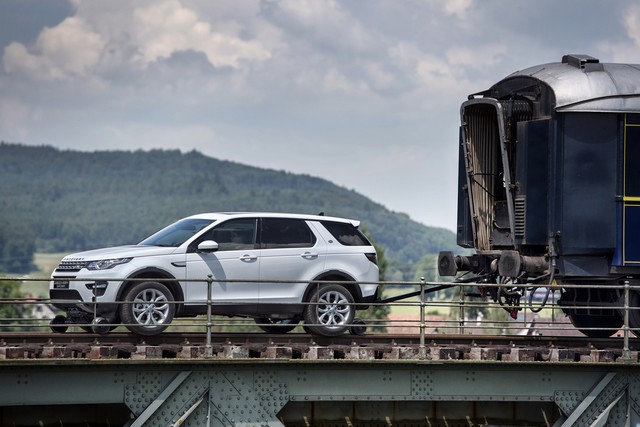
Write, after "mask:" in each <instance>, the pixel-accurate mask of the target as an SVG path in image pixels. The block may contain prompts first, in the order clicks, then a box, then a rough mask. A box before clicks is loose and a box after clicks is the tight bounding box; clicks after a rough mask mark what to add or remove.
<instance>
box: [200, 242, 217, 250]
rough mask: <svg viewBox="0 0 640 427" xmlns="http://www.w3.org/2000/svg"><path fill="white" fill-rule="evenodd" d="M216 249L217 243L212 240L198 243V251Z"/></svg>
mask: <svg viewBox="0 0 640 427" xmlns="http://www.w3.org/2000/svg"><path fill="white" fill-rule="evenodd" d="M217 250H218V243H217V242H214V241H213V240H205V241H204V242H201V243H200V244H199V245H198V252H215V251H217Z"/></svg>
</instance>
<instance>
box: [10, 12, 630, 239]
mask: <svg viewBox="0 0 640 427" xmlns="http://www.w3.org/2000/svg"><path fill="white" fill-rule="evenodd" d="M567 53H578V54H588V55H591V56H594V57H596V58H599V59H600V61H601V62H623V63H640V3H639V2H636V1H634V0H620V1H615V2H611V1H595V0H563V1H557V0H536V1H525V0H443V1H436V0H343V1H340V0H138V1H129V0H0V141H5V142H11V143H21V144H28V145H50V146H55V147H59V148H61V149H73V150H83V151H96V150H98V151H103V150H138V149H142V150H151V149H180V150H182V151H183V152H188V151H191V150H197V151H199V152H201V153H203V154H205V155H207V156H210V157H215V158H218V159H222V160H231V161H234V162H238V163H242V164H246V165H250V166H257V167H262V168H269V169H276V170H284V171H288V172H293V173H302V174H308V175H312V176H317V177H321V178H324V179H327V180H329V181H331V182H333V183H335V184H337V185H340V186H342V187H345V188H348V189H352V190H355V191H357V192H358V193H361V194H363V195H365V196H367V197H369V198H370V199H372V200H374V201H376V202H378V203H381V204H383V205H384V206H386V207H387V208H389V209H390V210H392V211H395V212H403V213H406V214H408V215H409V216H410V217H411V218H412V219H414V220H416V221H419V222H421V223H423V224H425V225H430V226H437V227H444V228H448V229H450V230H455V227H456V198H457V193H456V191H457V190H456V187H457V154H458V152H457V150H458V146H457V144H458V126H459V110H460V104H461V103H462V102H464V101H465V100H466V98H467V96H468V95H469V94H471V93H476V92H480V91H482V90H484V89H487V88H488V87H490V86H491V85H492V84H494V83H496V82H497V81H499V80H501V79H502V78H504V77H505V76H507V75H509V74H511V73H512V72H515V71H517V70H520V69H524V68H527V67H529V66H532V65H536V64H542V63H548V62H558V61H560V60H561V58H562V55H564V54H567ZM69 167H73V165H69ZM229 209H232V207H229Z"/></svg>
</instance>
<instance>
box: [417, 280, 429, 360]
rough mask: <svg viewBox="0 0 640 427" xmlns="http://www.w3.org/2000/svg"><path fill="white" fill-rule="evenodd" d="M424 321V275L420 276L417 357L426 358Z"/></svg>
mask: <svg viewBox="0 0 640 427" xmlns="http://www.w3.org/2000/svg"><path fill="white" fill-rule="evenodd" d="M425 326H426V325H425V322H424V277H421V278H420V347H419V350H418V358H419V359H426V358H427V347H426V346H425V342H424V341H425V339H424V330H425Z"/></svg>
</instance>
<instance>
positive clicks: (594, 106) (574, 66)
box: [487, 55, 640, 112]
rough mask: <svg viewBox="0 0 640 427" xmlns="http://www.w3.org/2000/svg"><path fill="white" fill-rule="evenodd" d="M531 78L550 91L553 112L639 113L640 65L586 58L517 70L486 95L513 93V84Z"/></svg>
mask: <svg viewBox="0 0 640 427" xmlns="http://www.w3.org/2000/svg"><path fill="white" fill-rule="evenodd" d="M532 79H533V80H537V81H540V82H543V83H545V84H546V85H547V86H548V87H549V88H550V89H551V91H552V92H553V95H554V97H555V106H554V108H555V110H556V111H557V112H569V111H573V112H578V111H580V112H585V111H594V112H639V111H640V65H638V64H613V63H606V64H605V63H600V61H599V60H598V59H596V58H593V57H591V56H588V55H565V56H564V57H563V58H562V62H553V63H549V64H542V65H536V66H534V67H530V68H527V69H525V70H521V71H517V72H515V73H513V74H511V75H509V76H507V77H506V78H505V79H503V80H501V81H500V82H498V83H496V84H495V85H494V86H493V87H492V88H491V89H489V90H488V91H487V92H490V93H503V94H504V93H505V90H509V91H512V92H513V90H514V88H515V87H514V82H515V81H521V82H522V81H523V80H527V81H529V82H531V80H532ZM515 86H520V85H515Z"/></svg>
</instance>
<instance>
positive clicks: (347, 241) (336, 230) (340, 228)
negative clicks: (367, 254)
mask: <svg viewBox="0 0 640 427" xmlns="http://www.w3.org/2000/svg"><path fill="white" fill-rule="evenodd" d="M320 222H321V223H322V225H324V228H326V229H327V230H329V233H331V234H332V235H333V237H335V239H336V240H337V241H338V242H340V243H341V244H343V245H345V246H371V243H369V241H368V240H367V238H366V237H364V234H362V232H360V230H358V229H357V228H356V227H354V226H353V225H352V224H349V223H346V222H333V221H320Z"/></svg>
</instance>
